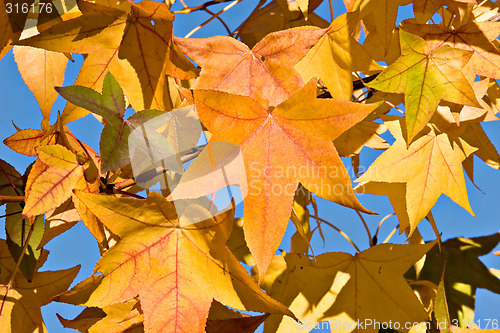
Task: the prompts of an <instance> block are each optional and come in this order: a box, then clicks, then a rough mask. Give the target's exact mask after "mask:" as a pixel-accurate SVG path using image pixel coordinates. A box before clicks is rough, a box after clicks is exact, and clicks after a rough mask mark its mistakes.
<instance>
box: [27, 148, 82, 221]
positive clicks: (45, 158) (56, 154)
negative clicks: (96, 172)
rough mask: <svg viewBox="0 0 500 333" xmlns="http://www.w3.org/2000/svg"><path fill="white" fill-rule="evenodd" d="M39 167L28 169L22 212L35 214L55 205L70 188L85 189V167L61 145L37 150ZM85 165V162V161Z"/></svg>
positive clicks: (67, 195)
mask: <svg viewBox="0 0 500 333" xmlns="http://www.w3.org/2000/svg"><path fill="white" fill-rule="evenodd" d="M37 153H38V158H39V161H40V163H39V167H37V169H35V170H36V171H34V172H33V169H32V172H30V175H29V177H28V179H29V180H28V182H27V187H28V186H29V189H30V190H29V192H27V193H26V205H25V206H24V209H23V215H25V216H35V215H39V214H42V213H45V212H47V211H49V210H51V209H53V207H58V206H59V205H61V204H62V203H63V202H64V201H66V199H68V198H69V197H70V196H71V195H72V190H73V189H74V188H78V189H81V190H84V189H86V187H87V184H86V183H87V181H86V180H85V169H86V166H85V165H84V164H83V163H82V164H81V163H80V162H79V161H78V159H77V156H76V155H75V154H74V153H72V152H71V151H69V150H68V149H67V148H65V147H63V146H61V145H51V146H43V147H40V148H38V149H37ZM87 167H88V163H87Z"/></svg>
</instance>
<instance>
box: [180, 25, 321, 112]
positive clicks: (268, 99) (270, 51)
mask: <svg viewBox="0 0 500 333" xmlns="http://www.w3.org/2000/svg"><path fill="white" fill-rule="evenodd" d="M323 34H324V30H322V29H312V28H310V27H304V28H296V29H289V30H284V31H278V32H274V33H271V34H269V35H267V36H265V37H264V38H263V39H262V40H261V41H260V42H258V43H257V44H256V45H255V46H254V47H253V48H252V49H251V50H250V49H249V48H248V46H246V45H245V44H243V43H241V42H239V41H237V40H236V39H234V38H231V37H224V36H216V37H209V38H189V39H186V38H175V39H174V40H175V43H176V44H177V45H179V47H180V48H181V49H182V50H183V51H184V52H185V53H186V54H187V55H188V56H189V57H190V58H191V59H193V61H194V62H196V63H197V64H198V65H200V66H201V73H200V77H199V78H198V80H197V81H196V83H195V84H194V85H193V88H194V89H211V90H217V91H224V92H227V93H231V94H236V95H242V96H249V97H252V98H253V99H255V100H256V101H258V102H260V103H261V104H263V105H271V106H276V105H278V104H279V103H281V102H283V101H284V100H286V99H287V98H288V97H290V96H291V95H292V94H293V93H294V92H295V91H296V90H297V89H298V88H300V87H302V86H303V81H302V79H301V78H300V75H299V74H298V73H297V72H296V71H295V70H294V69H293V66H294V65H295V64H296V63H297V62H298V61H299V60H300V59H302V58H303V57H304V55H305V54H306V53H307V51H308V50H309V49H310V48H311V47H312V46H313V45H314V44H316V42H317V41H318V39H319V38H320V37H321V36H322V35H323Z"/></svg>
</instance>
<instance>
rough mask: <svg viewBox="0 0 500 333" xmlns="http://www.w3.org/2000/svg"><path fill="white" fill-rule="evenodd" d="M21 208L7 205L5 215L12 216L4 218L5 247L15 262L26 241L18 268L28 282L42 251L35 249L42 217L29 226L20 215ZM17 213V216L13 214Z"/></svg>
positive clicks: (38, 239)
mask: <svg viewBox="0 0 500 333" xmlns="http://www.w3.org/2000/svg"><path fill="white" fill-rule="evenodd" d="M21 211H22V208H21V206H20V204H19V203H8V204H7V207H6V213H7V214H12V215H8V216H7V217H6V218H5V232H6V234H7V246H8V248H9V252H10V255H11V256H12V258H13V259H14V261H16V262H17V260H18V259H19V256H20V255H21V251H22V249H23V247H24V246H25V244H26V241H28V245H27V247H26V250H25V253H24V256H23V259H22V260H21V264H20V266H19V268H20V269H21V272H23V274H24V276H25V277H26V280H28V281H29V282H31V281H32V279H33V274H34V273H35V270H36V263H37V260H38V258H40V254H41V253H42V250H39V249H37V248H38V245H39V244H40V241H41V240H42V237H43V232H44V220H43V215H38V216H37V217H36V218H35V221H34V223H33V225H32V226H31V225H30V221H29V220H28V219H23V218H22V215H21ZM16 212H19V214H13V213H16ZM30 229H33V231H32V232H31V236H30V238H29V240H28V234H29V233H30Z"/></svg>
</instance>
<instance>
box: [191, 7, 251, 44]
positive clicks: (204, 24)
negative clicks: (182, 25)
mask: <svg viewBox="0 0 500 333" xmlns="http://www.w3.org/2000/svg"><path fill="white" fill-rule="evenodd" d="M241 1H242V0H235V1H234V2H233V3H230V4H229V5H227V6H226V7H224V8H222V9H221V10H220V11H218V12H217V13H216V14H215V15H214V16H212V17H211V18H209V19H208V20H206V21H205V22H203V23H202V24H200V25H199V26H197V27H196V28H194V29H193V30H191V31H190V32H189V33H188V34H187V35H186V36H184V38H189V37H190V36H191V35H193V34H194V33H195V32H196V31H198V30H200V29H201V28H203V27H204V26H206V25H207V24H208V23H210V22H212V20H213V19H215V18H217V17H218V16H219V15H220V14H222V13H224V12H225V11H227V10H229V9H231V7H233V6H234V5H236V4H238V3H240V2H241ZM223 2H226V0H225V1H223Z"/></svg>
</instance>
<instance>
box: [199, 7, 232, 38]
mask: <svg viewBox="0 0 500 333" xmlns="http://www.w3.org/2000/svg"><path fill="white" fill-rule="evenodd" d="M203 10H204V11H205V12H206V13H208V14H210V15H212V16H215V14H214V13H213V12H212V11H210V10H208V9H207V8H205V9H203ZM216 18H217V20H219V22H220V23H222V25H223V26H224V28H225V29H226V31H227V34H228V35H231V29H229V27H228V26H227V24H226V22H224V20H223V19H221V18H220V17H219V16H217V17H216Z"/></svg>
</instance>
